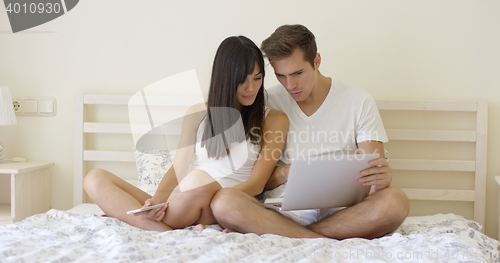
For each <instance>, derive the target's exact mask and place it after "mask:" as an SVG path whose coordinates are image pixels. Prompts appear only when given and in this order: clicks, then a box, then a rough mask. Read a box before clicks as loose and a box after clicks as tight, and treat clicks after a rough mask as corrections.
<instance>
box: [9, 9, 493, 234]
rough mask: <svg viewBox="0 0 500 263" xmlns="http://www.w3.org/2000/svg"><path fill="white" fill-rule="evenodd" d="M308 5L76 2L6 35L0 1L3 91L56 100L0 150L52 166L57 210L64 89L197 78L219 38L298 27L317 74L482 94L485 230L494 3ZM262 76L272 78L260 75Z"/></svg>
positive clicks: (67, 128)
mask: <svg viewBox="0 0 500 263" xmlns="http://www.w3.org/2000/svg"><path fill="white" fill-rule="evenodd" d="M313 2H315V3H317V4H316V5H312V4H306V2H304V1H288V0H287V1H285V0H274V1H229V0H221V1H201V0H200V1H166V0H161V1H159V0H156V1H153V0H151V1H118V0H106V1H97V0H86V1H80V3H79V4H78V5H77V6H76V7H75V8H74V9H73V10H72V11H70V12H69V13H68V14H66V15H64V16H62V17H60V18H58V19H56V20H53V21H51V22H48V23H46V24H44V25H41V26H38V27H36V28H33V29H30V30H28V31H26V32H20V33H16V34H12V33H9V31H10V25H9V21H8V19H7V16H6V14H5V11H4V6H3V5H0V6H1V7H0V85H7V86H9V87H11V89H12V93H13V95H14V96H54V97H56V98H57V105H58V112H57V115H56V116H55V117H43V118H42V117H38V118H37V117H19V118H18V125H16V126H10V127H0V140H1V141H2V142H3V144H4V145H5V147H6V148H7V156H8V157H15V156H22V157H25V158H27V159H29V160H32V161H52V162H55V163H56V165H55V167H54V168H53V180H52V189H53V190H54V191H53V193H52V206H53V207H54V208H57V209H68V208H70V207H71V204H72V168H73V164H72V163H73V159H72V157H73V153H72V150H73V126H72V125H73V115H72V114H73V94H75V93H112V94H132V93H135V92H136V91H138V90H139V89H140V88H143V87H145V86H147V85H148V84H150V83H153V82H155V81H157V80H159V79H162V78H164V77H167V76H170V75H173V74H176V73H179V72H183V71H185V70H189V69H193V68H194V69H196V70H197V72H198V77H199V79H200V82H201V85H202V86H206V85H207V83H208V78H209V74H210V66H211V61H212V58H213V55H214V53H215V49H216V48H217V46H218V44H219V43H220V41H221V40H222V39H223V38H225V37H226V36H229V35H235V34H242V35H246V36H248V37H250V38H251V39H253V40H254V41H255V42H256V43H258V44H259V43H260V42H261V41H262V40H263V39H264V38H265V37H267V36H268V35H269V34H270V33H272V32H273V30H274V29H275V28H276V27H277V26H279V25H281V24H285V23H302V24H305V25H306V26H308V27H309V28H310V29H311V30H312V31H313V32H314V33H315V34H316V37H317V39H318V46H319V51H320V52H321V55H322V58H323V61H322V65H321V71H322V72H323V73H324V74H325V75H328V76H332V77H336V78H339V79H342V80H344V81H347V82H350V83H352V84H355V85H357V86H359V87H360V88H363V89H365V90H367V91H369V92H371V93H372V94H373V96H374V97H375V98H376V99H447V100H448V99H449V100H467V99H470V100H477V99H484V100H487V101H488V103H489V116H490V117H489V130H488V132H489V138H488V147H489V148H488V186H487V211H488V213H487V222H486V229H487V234H488V235H490V236H492V237H496V233H497V213H498V189H497V186H496V184H495V183H494V180H493V176H494V175H495V174H496V175H499V174H500V162H498V161H497V160H498V159H499V158H500V150H499V149H498V148H497V147H495V146H499V145H500V142H499V140H500V139H499V138H498V136H495V134H499V133H500V119H499V118H498V117H497V116H498V115H499V114H500V74H499V72H500V48H498V47H500V30H499V28H500V16H498V13H500V1H496V0H490V1H470V0H448V1H441V0H437V1H436V0H425V1H399V0H392V1H390V0H379V1H369V0H364V1H326V0H323V1H313ZM146 3H147V4H146ZM268 70H270V68H268ZM268 72H269V73H272V71H268ZM266 82H267V83H268V84H273V83H276V80H275V79H274V78H273V76H272V74H269V77H268V78H266ZM0 184H1V185H4V184H3V183H1V182H0ZM0 187H2V186H0ZM0 190H1V191H2V192H4V191H6V189H5V188H0ZM7 190H8V189H7Z"/></svg>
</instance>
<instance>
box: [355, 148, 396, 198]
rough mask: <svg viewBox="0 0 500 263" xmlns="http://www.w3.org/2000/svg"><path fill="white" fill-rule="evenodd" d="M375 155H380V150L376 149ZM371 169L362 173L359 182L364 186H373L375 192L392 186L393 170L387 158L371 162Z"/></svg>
mask: <svg viewBox="0 0 500 263" xmlns="http://www.w3.org/2000/svg"><path fill="white" fill-rule="evenodd" d="M373 153H378V154H380V150H379V149H375V150H374V151H373ZM370 165H371V166H372V167H371V168H368V169H366V170H363V171H361V176H362V177H361V178H359V180H358V181H359V182H360V183H362V184H363V185H369V186H372V190H373V191H374V192H376V191H378V190H380V189H384V188H386V187H388V186H389V185H390V184H391V181H392V168H391V166H389V162H387V160H385V158H378V159H375V160H371V161H370Z"/></svg>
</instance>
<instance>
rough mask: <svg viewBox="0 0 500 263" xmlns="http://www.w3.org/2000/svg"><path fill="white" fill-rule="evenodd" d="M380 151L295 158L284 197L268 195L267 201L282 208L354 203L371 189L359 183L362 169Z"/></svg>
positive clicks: (336, 205)
mask: <svg viewBox="0 0 500 263" xmlns="http://www.w3.org/2000/svg"><path fill="white" fill-rule="evenodd" d="M377 158H379V155H378V154H376V153H375V154H359V155H345V154H344V155H321V156H318V157H314V158H309V159H296V160H293V161H292V164H291V166H290V173H289V175H288V181H287V183H286V189H285V193H284V197H283V198H267V199H266V200H265V201H264V204H265V205H266V206H268V207H271V206H273V207H276V208H278V209H280V210H283V211H287V210H302V209H315V208H331V207H345V206H352V205H355V204H357V203H359V202H361V201H362V200H363V199H364V198H365V197H366V196H368V194H369V192H370V187H369V186H363V185H362V184H360V183H359V182H358V179H359V178H360V177H361V174H360V172H361V171H362V170H365V169H367V168H370V167H371V166H370V164H368V162H369V161H370V160H373V159H377Z"/></svg>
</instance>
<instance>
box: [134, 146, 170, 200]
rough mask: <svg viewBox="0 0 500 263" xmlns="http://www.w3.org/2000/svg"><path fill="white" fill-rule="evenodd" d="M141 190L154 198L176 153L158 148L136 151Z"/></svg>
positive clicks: (142, 148)
mask: <svg viewBox="0 0 500 263" xmlns="http://www.w3.org/2000/svg"><path fill="white" fill-rule="evenodd" d="M134 156H135V164H136V166H137V174H138V182H137V186H138V187H139V189H141V190H143V191H144V192H146V193H148V194H150V195H151V196H153V195H154V194H155V193H156V189H157V188H158V185H159V184H160V181H161V179H162V178H163V176H164V175H165V173H166V172H167V171H168V169H170V166H172V163H173V161H174V156H175V151H169V150H165V149H160V148H156V147H137V148H135V149H134Z"/></svg>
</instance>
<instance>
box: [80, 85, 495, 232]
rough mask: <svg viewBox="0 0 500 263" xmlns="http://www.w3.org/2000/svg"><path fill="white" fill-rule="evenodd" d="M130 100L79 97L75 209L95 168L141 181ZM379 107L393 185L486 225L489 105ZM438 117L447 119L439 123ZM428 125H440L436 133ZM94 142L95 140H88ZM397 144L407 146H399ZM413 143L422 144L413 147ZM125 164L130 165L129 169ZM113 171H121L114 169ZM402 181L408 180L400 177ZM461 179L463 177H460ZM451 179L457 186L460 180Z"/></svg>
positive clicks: (182, 103) (180, 100)
mask: <svg viewBox="0 0 500 263" xmlns="http://www.w3.org/2000/svg"><path fill="white" fill-rule="evenodd" d="M130 98H131V96H122V95H96V94H76V95H75V98H74V115H75V123H74V148H75V152H74V196H73V204H74V205H75V206H76V205H79V204H82V203H84V202H85V201H86V197H85V195H84V192H83V187H82V179H83V177H84V176H85V174H86V173H87V171H89V170H90V169H91V168H92V165H94V166H96V165H97V166H100V165H104V164H111V166H110V167H106V168H107V169H109V170H111V171H112V172H115V173H117V174H119V175H120V176H121V175H122V173H124V172H123V171H125V170H127V173H129V175H128V176H129V177H128V178H129V179H134V177H136V176H137V174H136V170H135V159H134V155H133V152H132V148H133V144H134V143H133V140H132V135H131V129H130V125H129V121H128V115H127V114H128V113H127V106H128V103H129V99H130ZM193 99H194V98H192V97H187V96H186V97H175V98H172V99H171V100H170V101H163V102H157V106H167V105H170V106H167V107H172V106H171V105H173V107H177V108H181V109H183V110H185V109H187V107H189V106H190V105H192V104H193V103H192V102H193ZM376 102H377V106H378V108H379V110H380V112H381V116H382V119H383V122H384V125H385V127H386V130H387V134H388V137H389V143H387V144H386V145H385V146H386V149H388V150H389V152H390V157H391V158H390V164H391V166H392V168H393V169H394V172H393V174H394V175H393V185H394V186H396V187H400V188H402V189H403V190H404V191H405V192H406V194H407V195H408V197H409V198H410V199H411V200H431V201H446V202H450V201H456V202H468V203H471V204H472V205H473V216H468V215H464V216H465V217H466V218H467V217H469V218H470V217H472V219H474V220H475V221H476V222H479V223H480V224H482V225H483V226H484V223H485V208H486V205H485V201H486V193H485V192H486V140H487V119H488V109H487V107H488V106H487V103H486V102H485V101H396V100H377V101H376ZM99 107H100V108H99ZM419 114H423V115H419ZM447 114H451V115H450V116H449V115H447ZM462 115H463V116H464V117H462ZM102 116H104V117H102ZM439 118H443V119H444V120H439ZM427 120H429V121H427ZM466 120H467V121H468V122H472V124H469V126H467V125H465V126H464V125H462V122H465V121H466ZM427 122H429V123H427ZM428 124H433V125H434V126H436V125H437V128H436V127H432V126H433V125H428ZM457 124H458V125H457ZM448 126H451V129H448ZM171 132H172V135H173V136H178V135H179V134H180V130H175V129H174V130H173V131H171ZM96 136H103V137H104V138H103V139H101V140H97V139H95V138H94V137H96ZM90 137H92V139H91V140H89V138H90ZM398 143H399V144H402V145H400V146H398V145H397V144H398ZM405 143H410V147H407V146H406V145H405ZM412 143H413V145H415V143H417V144H418V145H417V146H412ZM440 143H444V144H445V146H444V147H441V146H439V144H440ZM449 143H456V144H461V143H465V144H466V147H465V150H466V151H469V152H470V153H469V154H466V155H465V157H462V156H460V157H459V158H458V159H454V157H455V154H450V156H441V155H439V154H437V155H438V156H436V153H435V152H439V151H436V150H435V149H432V148H433V147H434V148H436V147H437V149H438V150H439V149H440V148H448V144H449ZM103 147H104V148H103ZM413 148H421V149H420V151H421V152H423V156H417V157H415V156H413V155H412V154H413V152H414V151H413ZM427 148H428V149H427ZM459 151H460V152H461V151H462V150H459ZM464 152H465V151H464ZM408 153H409V154H408ZM447 155H448V154H447ZM428 157H432V158H428ZM125 163H127V165H124V164H125ZM114 168H116V169H117V170H113V169H114ZM120 169H121V170H120ZM427 172H458V173H464V172H465V173H471V174H472V176H473V183H469V182H470V181H467V179H466V180H465V185H466V189H463V187H456V188H449V187H443V188H437V189H436V187H433V182H432V181H433V180H434V179H428V178H429V177H425V176H426V175H422V173H427ZM404 173H410V174H418V175H419V176H421V177H425V178H426V179H425V180H426V181H431V182H427V183H428V185H429V187H415V183H412V181H411V180H410V179H404V180H403V181H401V180H399V178H400V176H399V174H404ZM452 176H453V175H452ZM402 177H404V176H403V175H401V178H402ZM458 177H464V176H462V175H459V176H457V178H458ZM432 178H433V177H432ZM452 178H455V177H452ZM398 180H399V181H398ZM417 180H418V179H417ZM444 180H445V181H446V180H447V179H444ZM448 180H449V179H448ZM452 180H453V181H455V179H452ZM408 182H409V183H408ZM471 184H473V186H472V185H471ZM419 185H420V182H419ZM446 185H447V184H446ZM452 186H453V185H452ZM420 214H422V215H423V214H426V212H425V211H423V212H419V213H415V214H412V212H411V209H410V215H420ZM457 214H461V213H460V212H458V213H457ZM483 231H484V228H483Z"/></svg>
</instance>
